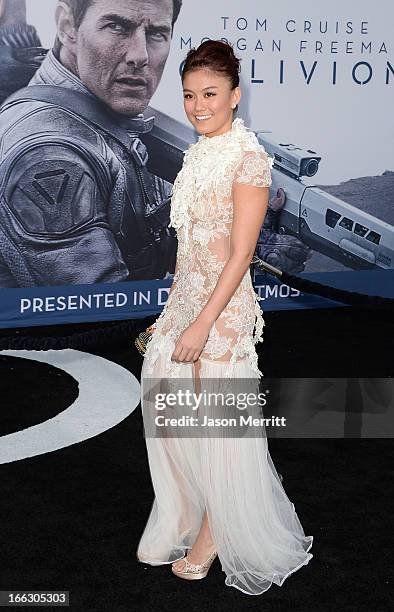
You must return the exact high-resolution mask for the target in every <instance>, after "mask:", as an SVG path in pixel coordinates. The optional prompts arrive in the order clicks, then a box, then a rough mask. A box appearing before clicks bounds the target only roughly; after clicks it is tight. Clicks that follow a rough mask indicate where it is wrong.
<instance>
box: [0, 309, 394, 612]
mask: <svg viewBox="0 0 394 612" xmlns="http://www.w3.org/2000/svg"><path fill="white" fill-rule="evenodd" d="M264 318H265V321H266V327H265V338H264V342H263V343H262V344H260V345H258V346H259V356H260V365H261V367H262V369H263V371H264V373H265V375H266V376H268V377H269V376H272V377H325V376H326V377H344V378H345V377H349V378H353V377H360V378H364V377H368V378H383V377H392V376H393V343H392V338H393V331H394V329H393V328H394V322H393V317H392V315H391V314H390V313H382V312H379V313H377V312H373V311H363V310H356V309H352V308H335V309H332V310H328V309H327V310H326V309H319V310H315V311H309V310H305V311H299V312H297V311H293V312H277V313H268V312H267V313H265V316H264ZM149 322H150V321H144V322H141V323H140V326H141V328H143V327H145V326H146V325H147V324H148V323H149ZM74 328H75V329H76V330H78V331H80V330H81V329H83V326H74ZM64 329H65V330H66V326H64ZM70 329H71V326H67V331H65V333H69V330H70ZM48 331H49V333H50V331H51V330H50V328H45V330H44V329H43V330H37V333H41V332H42V333H43V334H48ZM58 331H59V330H57V333H58ZM90 352H91V353H92V354H95V355H98V356H101V357H104V358H106V359H108V360H111V361H113V362H115V363H117V364H119V365H121V366H122V367H123V368H126V369H128V370H129V371H131V372H132V373H133V374H134V375H135V376H136V377H137V379H139V373H140V367H141V358H140V356H139V355H138V353H137V352H136V350H135V349H134V347H133V345H132V339H130V338H125V339H124V340H123V341H119V342H118V343H117V344H116V346H114V345H113V343H112V344H108V343H104V342H103V341H101V344H100V345H99V344H97V345H96V346H92V347H91V349H90ZM0 375H1V378H0V380H1V386H0V389H1V399H2V401H1V420H0V427H1V432H2V436H5V435H7V434H10V433H13V432H17V431H20V430H22V429H25V428H28V427H32V426H33V425H35V424H37V423H41V422H43V421H45V420H47V419H51V418H54V417H56V416H57V415H59V414H60V413H61V412H62V411H63V410H65V409H66V408H67V406H69V405H70V404H72V402H73V401H74V400H75V398H76V397H77V395H78V383H77V382H76V381H75V380H74V378H73V377H72V376H70V375H68V374H66V373H65V372H63V371H61V370H59V369H57V368H55V367H53V366H51V365H47V364H43V363H38V362H34V361H31V360H28V359H20V358H16V357H10V356H4V354H2V353H0ZM391 399H392V398H391ZM356 412H357V410H356ZM0 442H1V439H0ZM269 448H270V452H271V456H272V458H273V460H274V463H275V464H276V467H277V469H278V471H279V472H280V473H281V474H282V475H283V485H284V487H285V490H286V492H287V494H288V496H289V498H290V499H291V501H292V502H293V503H294V505H295V507H296V511H297V514H298V516H299V518H300V521H301V523H302V525H303V527H304V530H305V533H306V534H307V535H313V536H314V543H313V547H312V550H311V552H312V553H313V555H314V557H313V559H312V560H311V561H310V563H309V564H308V565H306V566H305V567H303V568H301V569H300V570H299V571H297V572H295V573H294V574H293V575H291V576H290V577H289V578H288V579H287V580H286V581H285V582H284V584H283V586H282V587H278V586H276V585H273V586H272V587H271V588H270V589H269V590H268V591H267V592H266V593H264V594H263V595H260V596H248V595H245V594H243V593H241V592H239V591H238V590H236V589H234V588H229V587H226V586H225V585H224V579H225V574H224V573H223V572H222V570H221V567H220V561H219V560H218V559H216V560H215V562H214V564H213V566H212V568H211V570H210V572H209V574H208V576H207V578H206V579H204V580H201V581H195V582H189V581H185V580H180V579H179V578H176V577H175V576H173V574H172V573H171V568H170V566H169V565H165V566H160V567H152V566H149V565H144V564H141V563H139V562H138V561H137V559H136V556H135V551H136V548H137V544H138V541H139V538H140V535H141V533H142V530H143V528H144V526H145V523H146V520H147V517H148V514H149V511H150V508H151V505H152V501H153V490H152V485H151V481H150V477H149V469H148V462H147V455H146V449H145V442H144V438H143V430H142V418H141V412H140V409H139V407H138V408H137V409H136V410H134V411H133V412H132V414H131V415H130V416H129V417H127V418H126V419H124V420H123V421H122V422H120V423H119V424H118V425H116V426H114V427H112V428H111V429H109V430H107V431H105V432H104V433H102V434H100V435H97V436H95V437H93V438H91V439H88V440H85V441H84V442H82V443H77V444H73V445H71V446H69V447H67V448H63V449H60V450H57V451H55V452H50V453H47V454H43V455H38V456H35V457H30V458H27V459H23V460H19V461H13V462H10V463H3V464H2V465H0V470H1V488H0V493H1V503H0V521H1V522H0V524H1V540H2V542H1V547H0V551H1V552H0V554H1V576H0V590H24V591H26V590H30V589H31V590H43V591H44V590H52V591H53V590H63V589H64V590H67V591H69V593H70V608H71V609H72V610H75V611H85V610H86V611H96V610H97V611H114V612H126V611H127V612H130V611H134V610H136V611H137V610H141V611H145V610H146V611H150V610H152V611H153V610H155V611H156V610H165V611H170V610H171V611H172V610H184V611H188V610H190V611H199V612H200V611H202V610H227V609H234V610H268V611H271V610H272V611H275V612H282V611H286V612H287V611H290V610H291V611H299V612H309V611H310V612H318V611H321V610H322V611H330V612H331V611H334V610H341V611H342V610H344V611H347V610H349V611H352V610H354V611H356V610H357V611H361V610H363V611H364V610H365V611H368V612H370V611H379V612H380V611H382V612H383V611H386V610H391V609H393V607H394V601H393V591H392V573H393V564H392V550H393V542H392V531H393V529H392V515H393V501H392V500H393V486H392V483H393V444H392V440H391V439H356V438H352V439H340V438H333V439H324V438H322V439H317V438H315V439H278V438H272V439H270V440H269ZM49 609H55V608H51V607H50V608H49Z"/></svg>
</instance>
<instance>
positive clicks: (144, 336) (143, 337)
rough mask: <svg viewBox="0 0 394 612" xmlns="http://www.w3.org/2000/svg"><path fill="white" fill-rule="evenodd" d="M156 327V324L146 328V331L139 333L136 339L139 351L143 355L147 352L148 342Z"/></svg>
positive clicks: (135, 342)
mask: <svg viewBox="0 0 394 612" xmlns="http://www.w3.org/2000/svg"><path fill="white" fill-rule="evenodd" d="M154 328H155V326H154V325H150V326H149V327H147V328H146V330H145V331H143V332H141V333H140V334H138V336H137V338H136V339H135V340H134V344H135V346H136V347H137V350H138V352H139V353H140V355H142V356H144V355H145V353H146V347H147V346H148V342H149V340H150V339H151V337H152V333H153V330H154Z"/></svg>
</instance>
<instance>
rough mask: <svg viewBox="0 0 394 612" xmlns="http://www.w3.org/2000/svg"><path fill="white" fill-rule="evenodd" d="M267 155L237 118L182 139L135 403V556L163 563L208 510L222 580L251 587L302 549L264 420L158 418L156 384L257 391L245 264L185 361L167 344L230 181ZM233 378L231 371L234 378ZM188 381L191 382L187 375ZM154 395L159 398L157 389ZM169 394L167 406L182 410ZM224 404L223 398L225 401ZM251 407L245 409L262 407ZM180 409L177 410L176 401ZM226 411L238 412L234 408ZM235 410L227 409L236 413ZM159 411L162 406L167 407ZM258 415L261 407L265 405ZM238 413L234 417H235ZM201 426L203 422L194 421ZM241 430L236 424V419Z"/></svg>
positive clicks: (206, 259)
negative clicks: (140, 440)
mask: <svg viewBox="0 0 394 612" xmlns="http://www.w3.org/2000/svg"><path fill="white" fill-rule="evenodd" d="M272 163H273V160H272V159H271V158H270V157H269V156H268V155H267V153H266V152H265V150H264V148H263V147H262V146H261V145H260V144H259V142H258V140H257V138H256V136H255V134H254V132H253V131H251V130H249V129H248V128H246V127H245V125H244V122H243V120H242V119H240V118H237V119H235V120H234V121H233V123H232V127H231V129H230V130H229V131H228V132H226V133H224V134H221V135H219V136H214V137H206V136H200V137H199V139H198V141H197V142H196V143H194V144H192V145H190V146H189V148H188V149H187V151H186V152H185V156H184V163H183V166H182V169H181V171H180V172H179V174H178V176H177V178H176V180H175V183H174V188H173V196H172V200H171V223H170V225H172V227H175V228H176V231H177V237H178V253H177V270H176V273H175V275H174V281H173V286H172V290H171V293H170V295H169V298H168V300H167V302H166V304H165V307H164V309H163V311H162V312H161V314H160V316H159V317H158V319H157V320H156V329H155V331H154V333H153V336H152V339H151V341H150V342H149V344H148V347H147V351H146V354H145V358H144V363H143V368H142V373H141V390H142V397H141V406H142V413H143V418H144V428H145V439H146V445H147V452H148V459H149V467H150V473H151V478H152V484H153V488H154V492H155V499H154V501H153V505H152V509H151V512H150V515H149V518H148V521H147V524H146V526H145V529H144V532H143V534H142V537H141V539H140V542H139V545H138V550H137V557H138V558H139V559H140V560H141V561H143V562H146V563H149V564H151V565H161V564H164V563H172V562H174V561H176V560H178V559H180V558H182V557H183V556H184V554H185V553H186V552H187V550H188V549H189V548H191V547H192V545H193V543H194V541H195V539H196V537H197V535H198V532H199V529H200V525H201V521H202V518H203V514H204V512H205V510H206V511H207V515H208V520H209V524H210V529H211V532H212V536H213V539H214V542H215V545H216V548H217V551H218V558H219V560H220V562H221V566H222V570H223V571H224V572H225V574H226V579H225V583H226V585H228V586H233V587H236V588H238V589H239V590H241V591H242V592H244V593H247V594H251V595H258V594H261V593H263V592H264V591H266V590H267V589H268V588H269V587H270V586H271V584H272V583H275V584H277V585H279V586H280V585H282V584H283V582H284V580H285V579H286V578H287V577H288V576H289V575H290V574H291V573H293V572H294V571H296V570H297V569H298V568H300V567H301V566H303V565H305V564H307V563H308V562H309V561H310V559H311V558H312V557H313V555H312V554H311V553H309V552H308V551H309V549H310V548H311V546H312V542H313V537H312V536H305V534H304V531H303V528H302V526H301V524H300V521H299V519H298V517H297V514H296V512H295V508H294V505H293V504H292V503H291V502H290V500H289V499H288V497H287V495H286V493H285V490H284V488H283V486H282V484H281V481H280V479H279V477H278V474H277V472H276V469H275V467H274V465H273V462H272V459H271V457H270V454H269V451H268V447H267V439H266V436H265V429H264V427H260V428H257V433H256V428H255V429H254V430H253V432H254V433H253V434H249V436H247V435H245V433H242V435H241V433H240V429H238V430H236V432H235V433H228V432H229V428H226V432H227V433H225V432H224V428H219V429H218V428H216V429H215V428H211V429H210V430H209V431H208V433H205V431H204V432H203V429H202V428H200V429H199V430H198V434H196V429H195V428H193V427H188V428H181V427H167V428H163V427H162V426H161V425H160V426H158V425H157V422H156V417H157V416H158V415H159V414H160V415H162V414H163V413H160V412H159V411H158V410H157V409H156V404H155V403H154V398H156V397H157V394H158V393H159V394H160V393H162V394H165V393H171V392H172V393H174V392H176V391H177V390H179V389H183V390H185V389H186V387H187V389H191V390H194V391H196V392H197V393H199V392H203V391H204V390H205V391H206V390H208V389H209V391H210V392H212V391H214V392H216V393H218V394H219V393H220V392H226V391H227V392H228V391H229V389H230V388H231V389H232V391H233V392H234V390H238V391H239V390H240V389H242V390H244V389H245V384H244V383H245V381H248V391H253V390H254V391H256V393H258V390H259V379H260V378H261V376H263V373H262V372H261V371H260V370H259V368H258V362H257V352H256V348H255V345H256V343H257V342H259V341H260V342H261V341H262V340H263V327H264V320H263V316H262V312H261V308H260V305H259V298H258V296H257V295H256V293H255V291H254V288H253V285H252V280H251V276H250V273H249V271H248V272H247V273H246V274H245V276H244V278H243V279H242V281H241V283H240V284H239V286H238V288H237V290H236V291H235V293H234V295H233V297H232V298H231V300H230V301H229V303H228V304H227V306H226V307H225V308H224V310H223V311H222V313H221V314H220V316H219V317H218V318H217V320H216V321H215V323H214V325H213V327H212V329H211V331H210V334H209V337H208V340H207V342H206V345H205V347H204V349H203V351H202V353H201V356H200V364H201V366H200V370H199V373H198V375H197V374H196V370H195V367H194V365H193V364H191V363H176V362H172V361H171V355H172V353H173V351H174V348H175V344H176V341H177V339H178V338H179V336H180V334H181V333H182V331H183V330H184V329H185V328H186V327H188V325H190V324H191V323H192V322H193V321H194V320H195V318H196V317H197V315H198V314H199V313H200V311H201V310H202V308H203V307H204V305H205V304H206V302H207V300H208V298H209V296H210V294H211V293H212V291H213V290H214V288H215V285H216V283H217V280H218V277H219V276H220V273H221V271H222V269H223V267H224V265H225V263H226V261H227V259H228V257H229V254H230V232H231V224H232V215H233V202H232V186H233V182H234V181H237V182H241V183H246V184H251V185H256V186H260V187H267V186H268V187H269V186H270V185H271V182H272V181H271V172H270V169H271V167H272ZM234 381H235V382H234ZM190 385H191V386H190ZM161 397H164V395H163V396H161ZM182 409H183V408H181V407H180V406H179V405H178V406H175V407H173V408H172V414H174V415H175V414H176V413H177V416H179V415H180V414H181V413H182ZM226 410H228V408H227V407H226ZM256 410H257V409H249V414H250V413H251V412H253V416H259V415H260V416H262V414H261V413H258V412H256ZM184 412H185V410H184ZM235 412H237V411H236V410H235ZM239 412H240V411H239V410H238V413H239ZM168 414H169V413H168V411H166V412H165V415H166V416H168ZM188 414H189V415H192V416H195V417H198V418H199V419H200V420H201V419H202V418H203V416H204V415H208V418H209V417H212V416H213V415H215V416H216V415H218V414H220V416H221V417H222V416H223V415H224V414H225V416H227V413H226V412H225V409H224V407H223V406H222V408H221V409H220V408H219V409H218V407H217V406H215V407H213V406H212V405H209V406H208V407H207V406H206V405H204V407H203V406H202V405H201V407H199V408H198V410H195V409H194V410H191V411H190V412H188ZM264 416H265V415H264ZM237 423H238V421H237ZM205 429H206V428H205ZM242 431H243V432H244V430H242Z"/></svg>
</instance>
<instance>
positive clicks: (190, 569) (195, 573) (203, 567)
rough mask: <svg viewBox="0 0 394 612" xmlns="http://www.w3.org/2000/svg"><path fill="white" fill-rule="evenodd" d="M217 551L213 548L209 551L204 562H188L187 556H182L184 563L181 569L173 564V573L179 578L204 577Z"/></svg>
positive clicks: (198, 578) (199, 578)
mask: <svg viewBox="0 0 394 612" xmlns="http://www.w3.org/2000/svg"><path fill="white" fill-rule="evenodd" d="M217 554H218V553H217V551H216V550H214V551H213V553H211V554H210V555H209V557H208V559H207V560H206V561H204V563H199V564H198V565H195V564H194V563H190V561H188V558H187V556H186V557H184V559H183V561H184V565H183V569H182V570H176V569H175V568H174V566H172V571H173V573H174V574H175V575H176V576H178V577H179V578H184V579H185V580H201V578H205V576H206V575H207V574H208V572H209V568H210V567H211V565H212V563H213V562H214V560H215V558H216V557H217Z"/></svg>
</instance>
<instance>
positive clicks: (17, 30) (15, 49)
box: [0, 0, 47, 104]
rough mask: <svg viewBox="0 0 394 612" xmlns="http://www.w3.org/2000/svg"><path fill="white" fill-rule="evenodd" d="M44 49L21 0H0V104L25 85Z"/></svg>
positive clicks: (42, 55)
mask: <svg viewBox="0 0 394 612" xmlns="http://www.w3.org/2000/svg"><path fill="white" fill-rule="evenodd" d="M46 54H47V50H46V49H43V48H42V47H41V41H40V39H39V37H38V34H37V31H36V29H35V27H34V26H31V25H28V24H27V23H26V1H25V0H0V104H2V103H3V102H4V100H5V99H6V98H8V96H10V95H11V94H12V93H14V92H15V91H17V90H18V89H21V88H22V87H26V85H27V84H28V83H29V81H30V79H31V78H32V76H33V75H34V73H35V72H36V70H37V68H39V66H40V65H41V62H42V60H43V59H44V57H45V55H46Z"/></svg>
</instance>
